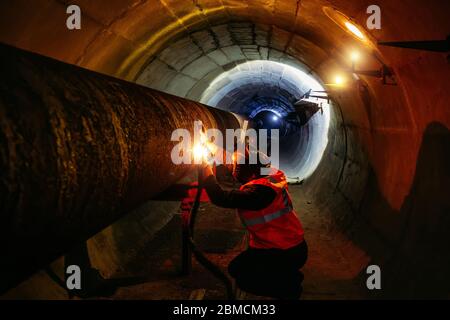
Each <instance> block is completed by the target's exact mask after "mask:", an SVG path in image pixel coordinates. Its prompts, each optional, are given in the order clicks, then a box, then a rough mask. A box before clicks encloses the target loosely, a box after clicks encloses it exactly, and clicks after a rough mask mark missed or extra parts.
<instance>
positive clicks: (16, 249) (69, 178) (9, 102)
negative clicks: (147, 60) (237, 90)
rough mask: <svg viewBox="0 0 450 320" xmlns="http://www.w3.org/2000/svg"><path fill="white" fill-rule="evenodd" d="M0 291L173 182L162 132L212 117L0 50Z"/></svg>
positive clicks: (218, 123) (223, 123)
mask: <svg viewBox="0 0 450 320" xmlns="http://www.w3.org/2000/svg"><path fill="white" fill-rule="evenodd" d="M0 65H1V67H0V70H1V75H0V212H1V223H0V225H1V227H0V228H1V229H0V240H1V241H0V255H1V256H0V292H3V291H5V290H7V289H8V288H10V287H11V286H13V285H14V284H17V283H18V281H20V280H22V279H24V278H25V277H26V276H27V275H30V274H31V273H32V272H34V271H36V270H38V269H39V268H41V267H43V266H45V265H46V264H48V263H49V262H51V261H52V260H53V259H55V258H57V257H58V256H60V255H61V254H63V253H64V252H66V251H67V250H69V249H70V248H71V247H72V246H73V245H75V244H77V243H79V242H81V241H84V240H86V239H88V238H89V237H90V236H92V235H94V234H95V233H97V232H99V231H100V230H102V229H103V228H104V227H106V226H108V225H109V224H111V223H112V222H114V221H116V220H117V219H118V218H120V217H121V216H123V215H124V214H126V213H127V212H129V211H131V210H132V209H134V208H136V207H138V206H139V205H140V204H142V203H143V202H145V201H147V200H149V199H151V198H152V197H154V196H156V195H158V194H159V193H161V192H162V191H164V190H165V189H167V188H168V187H169V186H171V185H172V184H174V183H175V182H177V181H178V180H179V179H180V178H181V177H183V175H185V174H186V173H187V172H188V171H189V170H190V169H192V168H191V167H189V166H187V165H184V166H179V165H174V164H173V163H172V161H171V158H170V154H171V150H172V148H173V146H174V145H175V142H171V140H170V139H171V134H172V131H173V130H175V129H177V128H186V129H188V130H189V131H190V132H191V133H192V132H193V123H194V121H195V120H201V121H202V122H203V124H204V125H205V128H218V129H220V130H224V129H225V128H237V127H239V123H238V120H237V118H236V117H235V116H234V115H233V114H231V113H227V112H224V111H221V110H217V109H213V108H210V107H207V106H204V105H202V104H199V103H196V102H193V101H188V100H186V99H182V98H178V97H175V96H172V95H169V94H164V93H161V92H158V91H155V90H151V89H148V88H145V87H142V86H139V85H136V84H133V83H129V82H126V81H122V80H119V79H115V78H112V77H109V76H106V75H103V74H99V73H95V72H92V71H89V70H85V69H82V68H80V67H77V66H73V65H69V64H65V63H62V62H59V61H55V60H53V59H49V58H47V57H43V56H39V55H37V54H34V53H30V52H26V51H22V50H19V49H16V48H12V47H9V46H5V45H0Z"/></svg>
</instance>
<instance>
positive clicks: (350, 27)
mask: <svg viewBox="0 0 450 320" xmlns="http://www.w3.org/2000/svg"><path fill="white" fill-rule="evenodd" d="M345 26H346V27H347V29H348V30H349V31H350V32H351V33H353V34H354V35H355V36H357V37H358V38H359V39H361V40H364V39H365V37H364V34H363V33H362V32H361V30H359V28H358V27H357V26H355V25H354V24H353V23H351V22H349V21H345Z"/></svg>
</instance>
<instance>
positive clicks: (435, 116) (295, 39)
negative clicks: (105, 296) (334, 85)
mask: <svg viewBox="0 0 450 320" xmlns="http://www.w3.org/2000/svg"><path fill="white" fill-rule="evenodd" d="M70 3H71V4H72V3H75V4H79V5H80V6H81V8H82V10H83V22H82V23H83V28H82V29H81V30H80V31H76V32H74V31H68V30H67V29H66V28H64V27H63V26H64V25H65V19H66V14H65V9H66V7H67V5H68V4H69V2H68V1H56V0H55V1H50V0H48V1H44V0H40V1H35V2H33V3H29V2H28V1H22V0H21V1H15V2H14V3H6V2H2V4H1V5H0V9H1V10H0V12H2V19H1V21H0V40H1V41H2V42H5V43H8V44H12V45H14V46H17V47H20V48H24V49H27V50H31V51H34V52H38V53H41V54H44V55H48V56H51V57H54V58H56V59H59V60H62V61H66V62H69V63H74V64H77V65H80V66H83V67H86V68H89V69H92V70H95V71H99V72H103V73H106V74H109V75H113V76H116V77H120V78H124V79H127V80H131V81H138V82H140V83H142V84H145V85H148V86H151V87H153V88H157V89H159V90H163V91H166V92H169V93H173V94H176V95H180V96H183V97H187V98H191V99H199V97H200V96H201V93H202V92H203V91H204V89H205V88H206V87H207V86H208V84H209V83H210V82H211V81H212V80H213V79H214V78H215V77H216V76H217V75H219V74H221V73H222V72H224V71H226V70H228V69H229V68H231V67H233V66H235V65H237V64H239V63H242V62H244V61H247V60H255V59H256V60H271V61H279V62H283V63H288V64H290V65H294V66H297V67H301V68H304V69H305V70H307V71H310V72H311V73H312V74H313V75H315V76H316V77H318V78H319V79H320V80H322V81H323V82H325V83H327V82H330V75H332V74H334V73H335V72H338V71H342V70H344V69H345V67H346V66H348V61H347V60H346V55H347V51H348V50H349V48H350V47H356V48H360V49H361V50H363V51H364V52H365V57H366V59H367V60H366V61H365V63H364V67H367V68H368V69H370V68H374V67H377V66H379V63H378V62H377V61H376V60H375V59H373V58H371V57H370V54H369V52H370V51H371V50H372V48H367V49H364V48H365V46H363V45H361V44H360V43H359V42H358V41H357V40H355V38H354V37H352V36H351V35H349V34H348V33H346V32H345V31H344V30H342V29H340V28H339V27H338V26H337V25H336V24H335V23H334V22H333V21H331V20H330V19H329V18H328V17H327V16H326V15H325V14H324V13H323V10H322V8H323V7H324V6H331V7H335V8H337V9H338V10H339V11H341V12H343V13H344V14H346V15H347V16H349V17H351V18H353V19H354V21H355V22H356V23H358V24H359V26H362V27H363V28H364V27H365V20H366V18H367V15H366V13H365V12H366V8H367V7H368V6H369V5H371V4H372V1H366V0H361V1H351V2H350V1H344V0H330V1H326V0H318V1H313V0H305V1H282V0H274V1H227V0H223V1H212V0H211V1H192V2H191V1H156V0H155V1H153V0H152V1H140V0H127V1H109V2H108V4H107V5H105V4H102V3H101V2H98V1H96V2H93V1H87V0H86V1H72V2H70ZM377 4H378V5H379V6H380V7H381V8H382V18H383V20H382V29H381V30H372V31H368V30H366V32H368V33H369V34H370V37H371V40H373V41H376V40H380V41H389V40H393V41H394V40H434V39H438V40H439V39H445V38H446V37H447V35H448V31H449V29H450V23H449V21H448V19H447V14H446V13H447V12H448V9H449V4H448V2H447V1H440V0H434V1H428V2H424V1H419V0H417V1H409V2H408V3H404V2H398V1H396V2H394V1H387V0H385V1H381V0H380V1H377ZM373 49H374V50H375V51H376V52H377V54H378V55H379V56H380V57H381V59H382V61H383V62H384V63H385V64H386V65H388V66H390V67H392V69H393V71H394V73H395V80H396V82H397V86H389V85H382V84H381V83H380V81H379V80H378V79H373V78H369V77H361V79H359V80H357V81H349V85H348V86H347V88H346V89H345V90H342V91H340V92H337V93H335V94H333V99H334V102H335V107H334V108H333V110H332V117H331V123H330V134H329V144H328V147H327V150H326V151H325V154H324V158H323V160H322V162H321V164H320V166H319V168H318V169H317V170H316V172H315V174H314V175H313V176H312V177H310V179H308V180H307V181H306V183H305V186H304V188H305V189H306V190H307V191H308V192H309V193H311V194H313V195H314V197H315V198H316V199H317V201H318V202H320V203H322V205H323V206H324V207H326V208H327V210H329V211H331V212H332V213H333V215H334V217H335V219H336V221H337V222H338V225H339V226H340V227H342V228H345V229H346V230H347V231H348V232H349V234H351V235H352V238H353V239H354V241H355V243H357V244H358V245H360V246H361V247H362V248H364V249H365V250H366V251H367V252H368V254H369V255H370V256H371V257H372V259H373V261H374V262H375V263H379V264H382V265H383V266H384V267H385V268H386V274H385V276H384V277H385V278H386V287H385V288H386V290H384V292H386V293H387V294H388V296H393V297H420V296H426V297H429V296H433V295H434V296H440V297H442V296H448V290H447V289H446V288H448V287H449V286H450V277H449V276H448V275H446V270H448V268H449V267H450V257H449V256H448V253H447V252H448V250H447V248H448V245H449V244H450V238H449V236H448V235H447V230H448V228H449V227H450V221H449V219H448V216H449V215H448V214H449V212H450V204H449V199H448V196H447V193H448V192H446V190H448V187H447V186H448V184H449V182H450V181H449V180H450V173H449V167H448V163H449V160H450V159H449V150H450V146H449V132H448V129H449V127H450V109H449V108H448V101H449V92H450V90H449V89H450V88H449V82H448V78H449V77H448V76H449V71H450V70H449V62H448V57H447V55H446V54H442V53H432V52H425V51H415V50H404V49H394V48H387V47H376V46H375V47H374V48H373ZM199 66H201V67H199ZM175 209H176V204H174V206H173V210H175ZM299 210H301V209H299ZM144 212H145V213H143V211H141V212H140V213H135V214H136V215H137V216H139V215H140V217H137V216H136V220H132V218H131V216H130V217H129V218H128V219H131V220H128V223H129V224H130V223H131V224H132V225H133V227H129V224H128V225H127V227H128V228H131V229H133V233H134V234H135V235H137V234H141V233H140V232H139V231H138V230H137V229H138V228H139V229H140V228H142V225H143V223H139V222H137V221H140V219H142V218H145V217H150V214H149V213H148V212H147V211H145V210H144ZM124 230H126V228H125V227H124V225H122V226H121V225H116V226H113V227H110V228H108V229H107V230H106V231H105V232H103V233H102V234H99V235H98V236H97V237H95V238H94V239H93V240H92V241H91V242H90V249H92V250H91V252H93V257H94V260H96V261H95V262H96V263H97V264H98V265H99V266H100V267H101V269H102V271H103V272H104V273H105V275H106V276H110V275H113V274H114V273H115V272H116V271H117V270H119V269H120V267H121V266H122V265H123V264H124V261H126V260H128V259H130V256H129V255H130V254H129V253H128V252H127V249H119V248H120V247H121V246H122V244H121V243H120V242H121V241H122V240H120V239H119V238H118V237H116V236H114V235H111V234H114V233H116V234H117V233H121V232H126V231H124ZM153 232H154V230H153V231H151V232H144V233H143V234H147V235H148V237H151V235H152V234H153ZM127 237H128V236H126V237H123V238H127ZM140 239H142V238H140ZM122 247H127V246H122ZM96 251H102V252H103V253H105V254H104V255H103V256H100V255H98V254H96V253H95V252H96ZM424 271H425V272H426V276H423V274H424ZM362 272H363V270H362Z"/></svg>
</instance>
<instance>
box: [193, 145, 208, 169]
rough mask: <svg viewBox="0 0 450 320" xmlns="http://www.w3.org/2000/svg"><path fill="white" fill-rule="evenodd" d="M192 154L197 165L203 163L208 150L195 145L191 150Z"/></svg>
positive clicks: (202, 146)
mask: <svg viewBox="0 0 450 320" xmlns="http://www.w3.org/2000/svg"><path fill="white" fill-rule="evenodd" d="M192 153H193V155H194V162H195V163H197V164H199V163H202V162H203V161H205V160H206V159H207V157H208V150H207V148H206V147H205V146H204V145H203V144H200V143H198V144H196V145H195V146H194V147H193V148H192Z"/></svg>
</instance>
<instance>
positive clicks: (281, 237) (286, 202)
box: [238, 171, 304, 249]
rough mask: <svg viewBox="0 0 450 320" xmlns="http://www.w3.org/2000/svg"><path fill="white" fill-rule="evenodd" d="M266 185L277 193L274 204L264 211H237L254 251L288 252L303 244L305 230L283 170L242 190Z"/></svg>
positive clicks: (252, 182) (253, 181)
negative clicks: (273, 250) (280, 250)
mask: <svg viewBox="0 0 450 320" xmlns="http://www.w3.org/2000/svg"><path fill="white" fill-rule="evenodd" d="M255 184H258V185H264V186H267V187H270V188H272V190H274V191H275V192H276V196H275V199H274V200H273V201H272V203H271V204H270V205H269V206H267V207H266V208H264V209H261V210H256V211H254V210H242V209H238V214H239V217H240V218H241V220H242V223H243V224H244V226H245V227H246V228H247V230H248V232H249V240H250V242H249V246H250V247H252V248H265V249H269V248H278V249H288V248H291V247H293V246H295V245H298V244H299V243H301V242H302V241H303V234H304V231H303V227H302V224H301V222H300V220H299V219H298V217H297V215H296V214H295V211H294V208H293V206H292V201H291V198H290V196H289V193H288V184H287V181H286V177H285V175H284V173H283V172H282V171H278V172H277V173H275V174H273V175H270V176H267V177H263V178H260V179H256V180H252V181H250V182H248V183H247V184H245V185H243V186H242V187H241V190H242V189H244V188H245V187H246V186H249V185H255Z"/></svg>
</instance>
